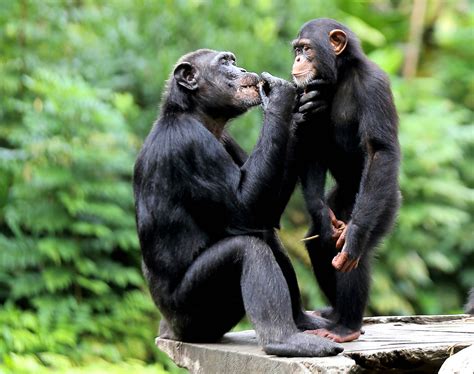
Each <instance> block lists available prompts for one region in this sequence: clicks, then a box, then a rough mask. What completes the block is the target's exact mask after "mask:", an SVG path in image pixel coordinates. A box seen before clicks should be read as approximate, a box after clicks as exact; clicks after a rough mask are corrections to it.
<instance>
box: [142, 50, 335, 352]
mask: <svg viewBox="0 0 474 374" xmlns="http://www.w3.org/2000/svg"><path fill="white" fill-rule="evenodd" d="M259 80H260V79H259V76H258V75H257V74H254V73H248V72H246V71H245V70H244V69H242V68H239V67H237V66H235V57H234V55H233V54H232V53H227V52H216V51H212V50H198V51H196V52H193V53H190V54H187V55H185V56H183V57H182V58H181V59H180V60H179V61H178V63H177V65H176V67H175V69H174V73H173V75H172V76H171V77H170V79H169V81H168V87H167V91H166V92H165V94H164V97H163V103H162V107H161V115H160V117H159V118H158V120H157V122H156V123H155V124H154V126H153V128H152V130H151V132H150V134H149V135H148V137H147V139H146V141H145V143H144V145H143V148H142V150H141V152H140V155H139V156H138V159H137V162H136V165H135V175H134V192H135V205H136V219H137V227H138V234H139V238H140V244H141V249H142V254H143V262H144V265H143V267H144V273H145V276H146V278H147V280H148V282H149V287H150V291H151V295H152V297H153V300H154V301H155V303H156V305H157V306H158V307H159V308H160V310H161V312H162V315H163V320H162V323H161V325H160V334H161V336H162V337H165V338H170V339H179V340H184V341H200V342H206V341H216V340H217V339H219V338H220V337H221V336H222V335H223V334H224V333H225V332H227V331H229V330H230V329H231V328H232V327H233V326H234V325H235V324H236V323H237V322H238V321H239V320H240V319H241V318H242V317H243V316H244V314H245V312H246V313H247V315H248V316H249V318H250V321H251V322H252V324H253V325H254V327H255V330H256V332H257V337H258V340H259V342H260V344H261V345H262V346H263V349H264V350H265V352H267V353H269V354H276V355H283V356H324V355H335V354H337V353H339V352H341V351H342V347H341V346H340V345H339V344H337V343H334V342H332V341H330V340H328V339H324V338H321V337H319V336H314V335H310V334H305V333H303V332H302V331H304V330H307V329H315V328H320V327H325V326H328V321H326V320H323V319H322V318H316V317H314V316H311V315H308V314H306V313H305V312H303V310H302V307H301V301H300V294H299V291H298V285H297V282H296V277H295V274H294V270H293V268H292V266H291V263H290V262H289V260H288V257H287V254H286V252H285V251H284V249H283V248H282V246H281V245H280V243H279V241H278V238H277V237H276V236H275V230H274V227H275V226H276V225H277V223H278V219H279V217H278V215H277V214H271V212H274V211H275V209H274V207H273V204H274V201H275V199H276V198H277V196H278V194H279V193H280V189H281V184H282V179H283V172H284V170H283V169H284V163H285V158H286V149H287V143H288V139H289V137H290V136H291V134H290V127H291V126H290V125H289V123H290V122H291V116H292V113H291V112H292V109H293V106H294V103H295V88H294V87H293V85H292V84H290V83H288V82H285V81H283V80H281V79H278V78H274V77H272V76H271V75H269V74H266V73H263V74H262V83H263V84H260V83H259ZM259 103H262V106H263V109H264V124H263V128H262V131H261V134H260V138H259V140H258V143H257V145H256V147H255V149H254V151H253V152H252V154H251V155H250V157H248V158H247V156H246V155H245V153H244V151H243V150H242V149H241V148H240V147H239V146H238V145H237V143H236V142H235V141H234V140H233V139H232V138H231V137H230V136H229V135H228V134H227V133H226V132H225V130H224V126H225V124H226V123H227V121H228V120H229V119H231V118H234V117H236V116H238V115H240V114H242V113H244V112H245V111H246V110H247V109H249V108H250V107H252V106H255V105H257V104H259ZM269 212H270V213H269Z"/></svg>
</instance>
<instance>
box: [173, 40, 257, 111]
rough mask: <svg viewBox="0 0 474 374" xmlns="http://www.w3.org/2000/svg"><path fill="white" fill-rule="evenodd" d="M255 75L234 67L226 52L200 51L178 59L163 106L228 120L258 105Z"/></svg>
mask: <svg viewBox="0 0 474 374" xmlns="http://www.w3.org/2000/svg"><path fill="white" fill-rule="evenodd" d="M259 81H260V79H259V76H258V75H257V74H255V73H249V72H247V71H246V70H245V69H242V68H240V67H238V66H236V64H235V56H234V54H233V53H230V52H217V51H213V50H209V49H200V50H197V51H195V52H191V53H189V54H187V55H185V56H183V57H181V58H180V59H179V61H178V62H177V64H176V67H175V69H174V72H173V74H172V76H171V77H170V79H169V81H168V89H167V93H166V94H165V95H166V96H167V97H166V98H165V100H164V101H165V104H164V105H165V106H166V107H167V108H168V109H173V110H174V111H187V112H196V111H199V112H201V113H204V114H205V115H207V116H209V117H212V118H219V119H230V118H233V117H236V116H238V115H239V114H242V113H244V112H245V111H246V110H247V109H249V108H250V107H252V106H255V105H258V104H260V102H261V99H260V95H259V91H258V88H257V84H258V83H259Z"/></svg>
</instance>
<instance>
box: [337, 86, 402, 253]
mask: <svg viewBox="0 0 474 374" xmlns="http://www.w3.org/2000/svg"><path fill="white" fill-rule="evenodd" d="M387 96H388V94H387ZM374 104H375V103H374ZM383 104H384V106H375V105H367V107H366V110H365V111H364V112H363V114H362V117H361V121H360V134H361V139H362V146H363V147H365V149H366V155H365V165H364V170H363V173H362V179H361V182H360V187H359V193H358V194H357V198H356V201H355V205H354V209H353V212H352V216H351V222H350V225H349V228H348V233H347V239H346V243H345V245H344V247H343V252H347V254H348V255H349V257H350V258H352V259H357V258H360V257H361V256H362V255H363V254H364V252H365V250H367V244H368V242H369V241H370V242H374V239H378V238H376V237H375V236H377V235H378V236H381V235H382V233H381V232H379V231H380V229H378V230H374V229H375V227H376V226H377V227H380V225H381V223H382V225H383V222H384V221H386V222H387V226H388V225H390V224H391V222H393V216H394V215H395V214H396V211H397V209H398V205H399V185H398V172H399V165H400V147H399V143H398V138H397V114H396V112H395V108H394V107H393V105H392V104H391V102H390V98H385V102H383Z"/></svg>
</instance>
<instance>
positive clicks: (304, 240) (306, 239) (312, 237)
mask: <svg viewBox="0 0 474 374" xmlns="http://www.w3.org/2000/svg"><path fill="white" fill-rule="evenodd" d="M316 238H319V235H313V236H308V237H307V238H303V239H300V242H307V241H308V240H312V239H316Z"/></svg>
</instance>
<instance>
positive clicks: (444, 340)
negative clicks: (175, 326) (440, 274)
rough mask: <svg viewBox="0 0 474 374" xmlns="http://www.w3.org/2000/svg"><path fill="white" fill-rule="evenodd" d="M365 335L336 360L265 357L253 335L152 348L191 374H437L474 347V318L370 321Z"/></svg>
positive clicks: (159, 341)
mask: <svg viewBox="0 0 474 374" xmlns="http://www.w3.org/2000/svg"><path fill="white" fill-rule="evenodd" d="M364 330H365V334H364V335H362V336H361V337H360V338H359V339H358V340H357V341H355V342H350V343H344V348H345V351H344V352H343V353H342V354H340V355H338V356H336V357H317V358H316V357H315V358H304V357H301V358H300V357H292V358H284V357H276V356H269V355H266V354H265V353H264V352H263V351H262V350H261V349H260V347H259V346H258V345H257V341H256V338H255V333H254V332H253V331H242V332H234V333H228V334H226V335H225V336H224V338H223V339H222V340H221V341H220V342H219V343H215V344H190V343H183V342H177V341H172V340H166V339H160V338H157V339H156V344H157V346H158V347H159V348H160V349H161V350H162V351H164V352H166V353H167V354H168V355H169V356H170V357H171V358H172V359H173V361H174V362H176V364H177V365H179V366H181V367H185V368H187V369H188V370H189V371H190V373H191V374H220V373H225V374H240V373H245V374H260V373H262V374H264V373H270V374H287V373H290V374H312V373H331V374H332V373H338V374H339V373H366V372H369V373H370V372H380V373H424V372H425V373H435V372H437V370H438V369H439V368H440V367H441V365H442V364H443V362H444V361H445V360H446V359H447V358H448V357H449V356H450V355H452V354H454V353H456V352H458V351H460V350H461V349H463V348H466V347H468V346H470V345H471V344H474V317H472V316H468V315H458V316H410V317H372V318H367V319H366V320H364ZM455 356H456V355H455ZM472 356H474V354H471V357H472ZM453 357H454V356H453ZM471 372H472V370H471Z"/></svg>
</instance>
